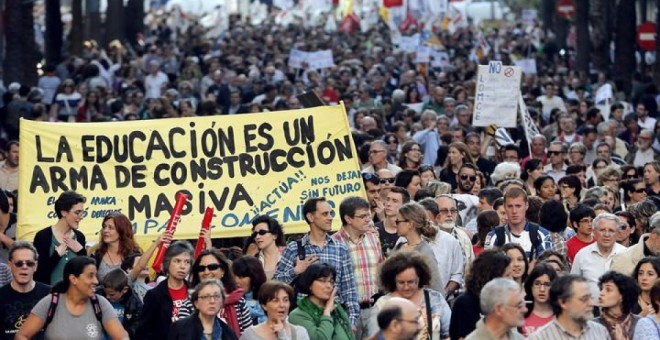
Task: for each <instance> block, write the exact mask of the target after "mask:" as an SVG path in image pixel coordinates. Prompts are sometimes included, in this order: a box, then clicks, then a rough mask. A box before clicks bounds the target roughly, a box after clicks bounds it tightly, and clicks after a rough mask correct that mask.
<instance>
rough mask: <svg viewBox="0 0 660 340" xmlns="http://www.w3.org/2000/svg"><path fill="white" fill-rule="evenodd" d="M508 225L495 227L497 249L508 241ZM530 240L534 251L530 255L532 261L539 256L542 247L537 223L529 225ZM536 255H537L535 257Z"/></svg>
mask: <svg viewBox="0 0 660 340" xmlns="http://www.w3.org/2000/svg"><path fill="white" fill-rule="evenodd" d="M505 232H506V225H501V226H499V227H495V236H496V239H495V243H494V244H493V245H494V246H495V247H501V246H503V245H504V243H505V241H506V235H505ZM529 238H530V240H531V241H532V251H530V253H529V258H530V260H531V259H533V258H535V257H536V256H538V255H539V253H538V249H539V246H540V245H541V237H540V236H539V225H538V224H536V223H529ZM535 254H536V255H535Z"/></svg>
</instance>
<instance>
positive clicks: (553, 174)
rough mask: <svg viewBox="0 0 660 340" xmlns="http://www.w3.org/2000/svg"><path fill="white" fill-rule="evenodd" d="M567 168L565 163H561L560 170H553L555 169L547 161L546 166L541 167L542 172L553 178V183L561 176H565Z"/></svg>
mask: <svg viewBox="0 0 660 340" xmlns="http://www.w3.org/2000/svg"><path fill="white" fill-rule="evenodd" d="M567 168H568V167H567V166H566V164H562V166H561V170H559V171H555V169H554V168H553V167H552V164H550V163H548V164H547V165H546V166H544V167H543V172H544V173H545V174H546V175H548V176H550V177H552V178H554V180H555V183H557V182H559V180H560V179H561V178H562V177H564V176H566V169H567Z"/></svg>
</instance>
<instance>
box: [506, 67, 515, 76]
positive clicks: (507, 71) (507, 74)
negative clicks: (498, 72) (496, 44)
mask: <svg viewBox="0 0 660 340" xmlns="http://www.w3.org/2000/svg"><path fill="white" fill-rule="evenodd" d="M514 73H516V72H515V71H514V70H513V67H510V66H509V67H507V68H505V69H504V75H505V76H507V77H511V76H513V75H514Z"/></svg>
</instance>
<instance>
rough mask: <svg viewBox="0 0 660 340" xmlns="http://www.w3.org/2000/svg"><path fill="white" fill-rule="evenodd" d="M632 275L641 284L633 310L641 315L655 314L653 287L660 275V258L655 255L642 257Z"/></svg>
mask: <svg viewBox="0 0 660 340" xmlns="http://www.w3.org/2000/svg"><path fill="white" fill-rule="evenodd" d="M631 276H632V278H633V279H635V281H636V282H637V285H638V286H639V297H638V298H637V300H636V301H637V302H636V303H635V304H634V305H633V306H632V312H633V313H634V314H636V315H639V316H641V317H645V316H648V315H652V314H655V313H656V310H655V309H654V308H653V303H652V302H653V300H652V299H651V288H653V284H654V283H655V282H656V281H657V280H658V278H659V277H660V259H658V258H657V257H655V256H653V257H645V258H642V259H641V260H639V262H637V265H636V266H635V268H634V270H633V272H632V275H631Z"/></svg>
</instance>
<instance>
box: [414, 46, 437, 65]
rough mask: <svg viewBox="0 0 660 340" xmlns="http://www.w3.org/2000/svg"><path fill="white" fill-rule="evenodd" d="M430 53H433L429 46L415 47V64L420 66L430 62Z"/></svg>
mask: <svg viewBox="0 0 660 340" xmlns="http://www.w3.org/2000/svg"><path fill="white" fill-rule="evenodd" d="M431 52H433V49H432V48H431V47H430V46H417V51H416V53H415V63H416V64H422V63H428V62H430V61H431Z"/></svg>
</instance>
